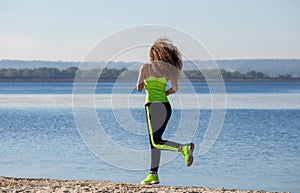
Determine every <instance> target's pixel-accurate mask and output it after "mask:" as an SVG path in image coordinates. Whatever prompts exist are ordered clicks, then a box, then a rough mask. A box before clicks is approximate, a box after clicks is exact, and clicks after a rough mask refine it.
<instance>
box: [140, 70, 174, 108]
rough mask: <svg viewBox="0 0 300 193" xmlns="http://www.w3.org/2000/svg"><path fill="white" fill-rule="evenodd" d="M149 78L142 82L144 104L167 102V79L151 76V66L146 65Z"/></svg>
mask: <svg viewBox="0 0 300 193" xmlns="http://www.w3.org/2000/svg"><path fill="white" fill-rule="evenodd" d="M148 67H149V72H150V76H149V77H147V78H146V79H145V80H144V85H145V90H146V100H145V103H146V104H147V103H152V102H169V100H168V98H167V95H166V86H167V79H166V78H165V77H159V78H156V77H154V76H152V73H151V66H150V65H148Z"/></svg>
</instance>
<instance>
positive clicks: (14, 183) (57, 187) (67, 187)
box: [0, 177, 268, 193]
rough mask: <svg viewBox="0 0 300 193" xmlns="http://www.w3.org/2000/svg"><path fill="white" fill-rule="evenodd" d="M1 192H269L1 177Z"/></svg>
mask: <svg viewBox="0 0 300 193" xmlns="http://www.w3.org/2000/svg"><path fill="white" fill-rule="evenodd" d="M0 192H1V193H6V192H7V193H8V192H18V193H21V192H22V193H23V192H24V193H31V192H35V193H46V192H57V193H58V192H59V193H85V192H95V193H96V192H99V193H100V192H105V193H109V192H115V193H117V192H119V193H125V192H126V193H127V192H144V193H146V192H147V193H150V192H153V193H154V192H158V193H166V192H187V193H188V192H190V193H196V192H199V193H221V192H222V193H268V192H267V191H263V190H259V191H256V190H235V189H226V188H203V187H183V186H161V185H139V184H129V183H122V182H109V181H92V180H50V179H28V178H8V177H0Z"/></svg>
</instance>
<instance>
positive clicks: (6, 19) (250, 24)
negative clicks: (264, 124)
mask: <svg viewBox="0 0 300 193" xmlns="http://www.w3.org/2000/svg"><path fill="white" fill-rule="evenodd" d="M299 18H300V1H298V0H226V1H225V0H207V1H201V0H190V1H179V0H178V1H177V0H173V1H172V0H164V1H161V0H152V1H144V0H130V1H129V0H128V1H116V0H110V1H109V0H107V1H104V0H89V1H84V0H44V1H39V0H26V1H21V0H0V59H19V60H52V61H57V60H61V61H82V60H83V59H84V58H85V57H86V55H87V53H88V52H89V51H90V50H91V49H92V48H93V47H94V46H95V45H97V44H98V43H99V42H101V41H102V40H103V39H105V38H107V37H109V36H110V35H111V34H112V33H114V32H116V31H120V30H122V29H124V28H130V27H131V26H140V25H146V24H157V25H164V26H170V27H174V28H177V29H179V30H182V31H184V32H186V33H188V34H190V35H191V36H193V37H195V38H196V39H197V40H199V42H201V43H202V44H203V45H204V46H205V47H206V48H207V49H208V50H209V53H210V54H211V55H212V56H213V57H214V58H215V59H262V58H263V59H264V58H266V59H267V58H283V59H299V58H300V35H299V34H300V19H299ZM130 38H134V37H128V39H130ZM195 59H196V58H195ZM122 60H126V61H136V59H135V58H134V55H133V54H128V57H126V56H124V57H123V58H122Z"/></svg>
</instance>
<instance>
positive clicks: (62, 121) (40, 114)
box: [0, 83, 300, 193]
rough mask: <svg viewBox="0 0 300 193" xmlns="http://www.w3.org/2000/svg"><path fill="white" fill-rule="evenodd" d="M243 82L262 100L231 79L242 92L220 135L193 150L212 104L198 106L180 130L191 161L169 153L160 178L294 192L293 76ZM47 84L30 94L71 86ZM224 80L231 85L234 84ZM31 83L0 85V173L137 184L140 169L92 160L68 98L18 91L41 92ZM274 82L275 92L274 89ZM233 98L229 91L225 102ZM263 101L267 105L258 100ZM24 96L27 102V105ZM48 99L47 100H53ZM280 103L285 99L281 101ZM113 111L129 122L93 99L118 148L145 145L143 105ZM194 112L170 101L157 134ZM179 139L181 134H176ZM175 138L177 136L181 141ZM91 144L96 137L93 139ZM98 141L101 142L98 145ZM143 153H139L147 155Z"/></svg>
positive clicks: (298, 186)
mask: <svg viewBox="0 0 300 193" xmlns="http://www.w3.org/2000/svg"><path fill="white" fill-rule="evenodd" d="M1 84H2V83H1ZM235 84H236V83H235ZM247 85H248V86H247ZM249 85H250V83H249V84H248V83H247V84H246V86H245V85H244V88H248V92H249V93H252V94H254V93H256V91H255V89H258V90H269V91H272V92H270V93H269V91H267V92H263V91H261V92H259V93H258V95H259V96H260V97H262V98H260V99H264V97H266V96H269V97H270V98H271V97H272V99H270V100H267V101H265V102H262V101H259V102H260V103H259V102H258V103H256V104H257V106H255V105H253V103H254V102H256V101H257V100H254V99H258V98H255V97H254V99H253V100H252V99H251V100H249V96H250V98H251V96H252V97H253V96H257V95H249V94H245V93H244V92H243V91H241V89H242V88H243V84H240V85H237V86H238V88H236V87H235V88H232V89H233V90H235V91H234V92H233V93H234V94H235V95H233V96H239V97H241V98H242V99H243V100H242V101H240V104H239V105H242V106H236V107H235V108H231V109H227V110H226V116H225V122H224V124H223V127H222V130H221V133H220V136H219V137H218V139H217V141H216V143H215V144H214V146H213V147H212V148H211V149H210V151H209V152H208V153H206V154H204V155H202V156H200V155H198V152H199V151H198V150H199V146H200V144H201V142H202V141H203V137H204V133H205V131H206V128H207V127H208V124H209V121H210V116H211V112H212V111H211V110H209V109H207V108H205V109H202V108H201V109H200V117H199V124H198V127H197V128H196V129H197V130H196V133H195V134H194V133H193V132H189V131H187V133H186V136H189V137H190V136H192V137H193V140H192V141H193V142H194V143H195V145H196V151H195V154H196V157H195V162H194V164H193V166H192V167H190V168H187V167H185V166H184V161H183V159H182V158H181V157H180V156H178V157H176V158H175V159H174V160H172V161H171V162H168V163H166V164H165V165H164V166H162V167H161V168H160V180H161V184H163V185H183V186H184V185H195V186H204V187H228V188H238V189H258V190H260V189H264V190H268V191H291V192H295V193H296V192H300V143H299V141H300V124H299V120H300V109H299V107H298V106H297V105H295V108H292V105H293V104H298V103H297V97H298V95H297V92H298V91H297V90H298V89H299V85H298V83H291V85H289V84H286V83H284V84H283V85H281V86H277V87H276V86H275V88H276V89H274V88H273V87H271V88H267V89H266V88H265V87H268V86H266V84H263V85H261V86H258V87H256V88H252V89H250V87H249ZM2 86H3V85H2ZM11 86H14V85H11ZM48 86H49V85H48ZM52 86H53V87H51V85H50V87H51V88H50V90H51V89H52V91H51V92H50V93H48V94H45V93H44V95H43V96H42V95H37V97H40V96H42V98H44V99H47V97H48V96H49V94H51V95H53V96H55V95H56V94H62V93H61V92H60V91H61V90H64V91H63V92H66V91H67V90H68V92H69V91H70V90H69V88H71V86H70V85H68V86H67V88H68V89H65V88H64V87H60V86H61V85H60V84H59V86H58V87H56V86H55V85H52ZM231 86H233V87H234V84H231ZM256 86H257V85H256ZM0 87H1V85H0ZM8 87H9V84H6V85H5V88H6V89H8ZM33 87H34V86H33V85H31V86H30V87H27V88H23V86H21V88H20V85H19V87H18V86H17V87H16V88H15V89H16V92H15V93H14V91H12V90H10V89H8V90H6V91H3V90H1V92H4V93H2V94H3V95H2V96H1V98H0V100H1V101H0V103H1V104H0V139H1V140H0V175H2V176H13V177H42V178H58V179H96V180H110V181H123V182H131V183H139V181H140V180H141V179H143V178H144V177H145V174H146V172H147V170H126V169H122V168H120V167H118V166H114V165H111V163H110V164H109V163H106V162H104V161H102V160H101V159H99V157H97V156H96V155H95V154H93V153H92V152H91V151H90V150H89V149H88V148H87V147H86V145H85V144H84V142H83V140H82V139H81V137H80V135H79V132H78V130H77V128H76V124H75V121H74V116H73V110H72V108H71V105H66V106H65V105H59V104H64V103H63V102H62V103H59V102H60V101H57V102H58V104H56V105H53V106H47V105H46V104H47V100H44V101H43V102H41V101H39V100H37V101H35V103H34V102H32V100H33V99H32V98H30V97H28V96H29V95H27V96H26V95H24V94H26V92H25V91H24V89H25V90H27V91H28V90H31V91H30V92H28V93H27V94H41V93H40V92H37V91H36V90H35V89H36V88H33ZM2 88H4V87H2ZM38 88H42V86H41V87H38ZM107 88H109V87H107ZM263 88H265V89H263ZM279 88H281V89H282V92H279V91H280V89H279ZM285 88H286V89H285ZM22 89H23V90H22ZM278 89H279V90H278ZM34 90H35V91H34ZM288 90H291V92H289V91H288ZM277 91H278V92H279V94H278V92H277ZM24 92H25V93H24ZM68 92H66V93H64V94H68ZM242 93H243V94H242ZM295 93H296V95H295ZM7 94H16V95H18V96H19V98H18V100H23V99H20V97H21V98H25V100H23V101H21V102H20V101H17V102H19V103H14V99H13V98H11V97H12V96H14V97H16V95H7ZM241 94H242V95H241ZM281 94H284V95H281ZM289 94H291V96H293V97H292V99H293V101H292V102H291V101H285V100H284V97H285V96H289ZM4 95H5V96H6V98H5V96H4ZM276 96H277V97H278V96H281V98H277V99H280V100H275V99H276ZM26 97H27V98H26ZM247 97H248V98H247ZM274 98H275V99H274ZM237 99H239V98H237ZM237 99H236V98H234V100H233V101H236V100H237ZM245 99H247V100H245ZM287 99H288V100H290V99H291V98H286V100H287ZM26 100H27V101H28V102H26ZM30 101H31V103H30ZM267 102H268V104H265V105H264V106H262V105H263V104H264V103H267ZM28 103H30V105H27V104H28ZM49 103H54V104H55V100H52V101H50V102H49ZM278 103H280V105H279V104H278ZM4 104H5V105H4ZM16 104H18V105H16ZM233 104H235V103H233ZM284 104H286V105H288V104H289V105H291V106H290V108H282V107H284ZM39 105H40V106H39ZM100 106H101V105H100ZM239 107H248V108H239ZM260 107H264V108H260ZM272 107H277V108H272ZM117 110H118V113H119V114H121V115H122V113H123V114H126V113H129V114H130V116H131V118H132V119H133V120H134V121H135V122H130V121H128V122H127V125H126V127H127V128H125V127H124V125H122V121H121V120H118V119H117V118H118V117H117V115H118V114H116V110H115V109H114V111H112V110H111V109H109V108H100V107H99V106H98V107H97V110H96V115H97V117H98V119H99V121H100V122H101V126H102V128H103V129H104V130H105V132H106V135H107V136H109V137H110V139H111V140H113V141H115V143H117V144H119V145H121V146H123V147H125V148H129V149H136V150H138V151H142V150H144V151H147V150H148V149H149V144H148V136H147V130H146V129H147V128H146V122H145V114H144V113H145V112H144V109H143V107H142V106H141V107H140V108H137V107H131V108H130V109H126V108H123V109H122V108H120V109H117ZM123 111H124V112H123ZM194 112H195V109H189V108H183V109H180V108H174V109H173V114H172V118H171V120H170V124H169V125H168V128H167V130H166V132H165V135H164V137H165V138H167V139H172V138H173V134H174V132H175V131H176V130H177V128H178V125H179V123H180V121H181V120H180V118H181V117H182V115H183V114H187V115H189V114H191V113H194ZM185 119H186V120H185V121H186V122H189V123H194V122H196V120H195V119H194V117H193V116H188V117H187V118H185ZM87 121H88V120H87ZM123 121H124V120H123ZM120 124H121V125H120ZM187 126H189V125H188V124H187ZM128 128H129V129H128ZM126 129H127V130H126ZM131 129H132V130H131ZM135 129H140V130H143V129H144V130H143V131H141V132H139V134H135V133H134V132H132V131H136V130H135ZM184 139H185V138H184V136H182V140H184ZM178 142H181V143H185V142H186V141H178ZM98 143H99V144H101V141H99V142H98ZM99 148H108V147H106V145H105V144H103V145H100V147H99ZM100 152H101V151H100ZM169 153H170V152H169ZM163 154H164V156H165V158H167V157H168V156H169V154H167V153H166V152H163ZM170 155H175V153H173V152H171V154H170ZM98 156H99V155H98ZM100 157H101V155H100ZM112 157H113V158H114V160H117V161H118V160H119V161H122V162H123V161H125V162H126V163H128V164H131V163H133V161H132V160H130V158H131V157H130V156H124V155H120V154H118V153H115V154H114V155H113V156H112ZM165 158H164V157H163V158H162V159H165ZM145 159H146V160H147V157H146V158H145ZM145 164H146V165H147V163H145Z"/></svg>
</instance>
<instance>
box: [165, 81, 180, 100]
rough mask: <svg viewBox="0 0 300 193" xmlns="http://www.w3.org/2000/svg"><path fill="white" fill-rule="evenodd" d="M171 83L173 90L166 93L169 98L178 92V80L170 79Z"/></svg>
mask: <svg viewBox="0 0 300 193" xmlns="http://www.w3.org/2000/svg"><path fill="white" fill-rule="evenodd" d="M170 81H171V88H170V89H169V90H167V91H166V95H167V96H168V95H170V94H173V93H175V92H177V90H178V81H177V79H175V78H172V79H170Z"/></svg>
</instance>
